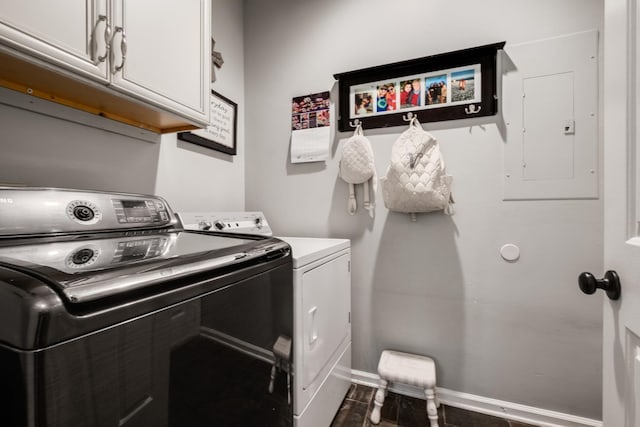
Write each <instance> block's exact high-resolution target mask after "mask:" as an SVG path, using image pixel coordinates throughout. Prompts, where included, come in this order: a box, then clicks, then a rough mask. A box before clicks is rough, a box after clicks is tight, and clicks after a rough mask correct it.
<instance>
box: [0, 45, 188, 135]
mask: <svg viewBox="0 0 640 427" xmlns="http://www.w3.org/2000/svg"><path fill="white" fill-rule="evenodd" d="M0 86H1V87H5V88H8V89H12V90H15V91H18V92H21V93H26V94H28V95H31V96H35V97H37V98H41V99H46V100H48V101H52V102H55V103H58V104H62V105H66V106H68V107H71V108H75V109H78V110H81V111H85V112H87V113H90V114H95V115H97V116H101V117H105V118H108V119H111V120H115V121H118V122H121V123H125V124H128V125H131V126H135V127H137V128H141V129H145V130H149V131H151V132H155V133H170V132H178V131H186V130H192V129H198V127H197V126H195V125H193V124H192V123H189V122H187V121H186V120H185V119H184V118H181V117H179V116H177V115H174V114H172V113H169V112H166V111H162V110H160V109H156V108H154V107H153V106H150V105H148V104H145V103H143V102H141V101H140V102H139V101H136V100H134V99H132V98H129V97H127V96H126V95H122V94H119V93H118V92H116V91H114V90H113V89H110V88H109V87H108V86H106V85H105V86H104V87H102V86H100V84H98V83H94V82H89V81H86V82H85V81H84V80H83V79H82V78H77V77H71V76H68V75H65V74H62V73H59V72H56V71H54V70H52V69H49V68H47V67H43V66H40V65H37V64H34V63H32V62H29V61H26V60H23V59H21V58H18V57H15V56H13V55H9V54H7V53H5V52H0Z"/></svg>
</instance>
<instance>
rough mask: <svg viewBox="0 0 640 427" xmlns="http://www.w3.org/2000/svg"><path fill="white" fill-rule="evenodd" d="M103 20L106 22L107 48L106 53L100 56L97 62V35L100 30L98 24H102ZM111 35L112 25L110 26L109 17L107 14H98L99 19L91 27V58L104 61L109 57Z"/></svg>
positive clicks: (105, 39)
mask: <svg viewBox="0 0 640 427" xmlns="http://www.w3.org/2000/svg"><path fill="white" fill-rule="evenodd" d="M101 22H104V23H105V28H104V42H105V50H104V55H100V56H98V59H97V62H96V55H97V54H98V39H97V37H96V32H97V31H98V25H100V23H101ZM110 36H111V27H110V26H109V20H108V19H107V16H106V15H98V20H97V21H96V23H95V25H94V26H93V28H92V29H91V60H92V61H93V62H94V63H99V62H104V61H105V59H107V52H108V51H109V39H110Z"/></svg>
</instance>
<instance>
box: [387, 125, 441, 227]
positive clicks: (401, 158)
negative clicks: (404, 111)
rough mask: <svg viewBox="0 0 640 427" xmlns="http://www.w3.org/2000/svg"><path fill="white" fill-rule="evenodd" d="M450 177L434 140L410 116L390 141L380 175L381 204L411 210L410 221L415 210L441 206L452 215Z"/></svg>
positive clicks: (429, 210)
mask: <svg viewBox="0 0 640 427" xmlns="http://www.w3.org/2000/svg"><path fill="white" fill-rule="evenodd" d="M452 180H453V177H452V176H451V175H447V173H446V171H445V167H444V160H443V159H442V155H441V154H440V149H439V148H438V141H437V140H436V139H435V137H434V136H433V135H431V134H430V133H429V132H427V131H425V130H424V129H422V126H420V123H419V122H418V120H417V119H416V118H415V117H414V118H412V119H411V123H410V124H409V129H407V130H406V131H404V132H403V133H402V134H401V135H400V136H399V137H398V139H397V140H396V142H394V143H393V147H392V148H391V164H390V165H389V167H388V168H387V173H386V174H385V176H384V177H382V178H380V185H381V186H382V196H383V198H384V205H385V206H386V207H387V209H389V210H392V211H396V212H404V213H409V214H411V220H412V221H415V220H416V216H415V214H416V213H418V212H432V211H438V210H444V212H445V213H446V214H448V215H453V198H452V197H451V182H452Z"/></svg>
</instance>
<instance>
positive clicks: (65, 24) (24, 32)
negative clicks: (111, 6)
mask: <svg viewBox="0 0 640 427" xmlns="http://www.w3.org/2000/svg"><path fill="white" fill-rule="evenodd" d="M109 24H110V23H109V22H108V17H107V2H106V0H56V1H51V0H22V1H16V0H0V42H2V43H3V44H6V45H8V46H11V47H14V48H16V49H18V50H20V51H23V52H25V53H27V54H29V55H33V56H36V57H38V58H41V59H43V60H45V61H48V62H51V63H54V64H56V65H60V66H62V67H64V68H66V69H69V70H71V71H73V72H75V73H79V74H82V75H85V76H87V77H92V78H94V79H98V80H100V81H103V82H106V81H107V79H108V75H107V63H106V61H107V49H106V46H107V43H106V41H105V33H107V34H106V36H107V37H108V36H109V34H108V31H109Z"/></svg>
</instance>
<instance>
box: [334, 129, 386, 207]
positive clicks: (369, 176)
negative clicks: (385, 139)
mask: <svg viewBox="0 0 640 427" xmlns="http://www.w3.org/2000/svg"><path fill="white" fill-rule="evenodd" d="M339 176H340V178H342V179H343V180H344V181H346V182H347V183H348V184H349V201H348V209H347V210H348V212H349V214H350V215H355V213H356V210H357V209H358V207H357V202H356V192H355V185H356V184H364V208H365V209H367V210H368V211H369V213H370V214H371V215H373V212H374V208H375V203H374V202H373V198H371V197H370V196H369V181H372V187H373V195H375V192H376V181H377V178H376V165H375V164H374V161H373V149H372V148H371V143H370V142H369V140H368V139H367V138H366V137H365V136H364V133H363V132H362V126H361V125H360V124H358V125H357V126H356V130H355V132H354V133H353V136H352V137H351V138H349V139H347V141H346V142H345V143H344V146H343V147H342V158H341V159H340V171H339Z"/></svg>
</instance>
